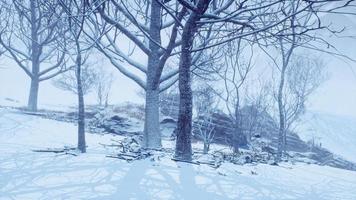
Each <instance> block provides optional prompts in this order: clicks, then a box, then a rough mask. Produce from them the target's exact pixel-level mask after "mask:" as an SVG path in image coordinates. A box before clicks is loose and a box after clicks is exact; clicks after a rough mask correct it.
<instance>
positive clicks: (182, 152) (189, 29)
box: [175, 0, 349, 160]
mask: <svg viewBox="0 0 356 200" xmlns="http://www.w3.org/2000/svg"><path fill="white" fill-rule="evenodd" d="M177 1H178V2H179V3H180V4H181V5H182V6H184V7H185V8H187V9H188V10H189V11H190V13H189V15H188V17H187V18H186V20H184V22H185V23H183V24H184V26H183V32H182V36H181V41H182V42H181V53H180V63H179V90H180V112H179V116H178V131H177V142H176V152H175V157H176V158H178V159H183V160H190V159H191V153H192V151H191V142H190V137H191V121H192V117H191V115H192V112H191V110H192V94H191V93H192V92H191V88H190V82H191V77H190V71H191V66H192V53H193V52H198V51H202V50H205V49H207V48H211V47H215V46H219V45H222V44H224V43H227V42H230V41H233V40H236V39H239V38H243V39H245V40H257V41H259V40H260V39H261V38H275V37H276V36H282V35H284V34H283V32H282V31H281V30H280V29H279V30H278V29H277V30H276V29H275V28H274V27H276V26H279V25H280V24H281V23H283V22H286V21H287V20H288V19H290V18H298V17H300V18H303V17H304V16H305V15H306V14H305V13H311V15H314V17H315V18H316V19H319V17H318V12H316V10H315V9H316V7H318V6H319V7H320V6H323V5H325V4H328V2H327V1H298V2H300V4H299V6H297V7H294V6H293V5H291V3H290V1H253V2H251V1H238V2H236V1H234V0H230V1H220V0H199V1H194V2H191V1H186V0H177ZM340 2H345V4H346V5H347V4H348V2H349V1H340ZM286 10H291V11H292V12H285V11H286ZM221 24H223V25H224V26H221ZM313 25H314V28H318V27H319V25H320V24H318V23H314V24H313ZM207 27H212V28H211V30H212V31H214V32H215V31H219V33H220V34H218V37H214V39H212V40H208V41H206V42H205V43H204V45H201V46H198V47H197V46H194V38H195V36H196V35H197V34H199V33H202V32H203V31H205V32H206V30H207V29H208V28H207ZM285 28H286V29H290V28H291V27H285ZM305 31H306V30H305V29H304V30H303V31H302V32H299V34H303V33H304V32H305ZM249 36H254V37H249ZM251 38H253V39H251Z"/></svg>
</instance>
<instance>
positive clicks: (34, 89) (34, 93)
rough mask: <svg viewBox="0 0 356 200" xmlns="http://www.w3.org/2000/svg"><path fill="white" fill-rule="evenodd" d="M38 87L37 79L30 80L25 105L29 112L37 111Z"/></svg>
mask: <svg viewBox="0 0 356 200" xmlns="http://www.w3.org/2000/svg"><path fill="white" fill-rule="evenodd" d="M39 85H40V82H39V80H38V78H37V77H33V78H31V86H30V92H29V97H28V103H27V109H28V110H30V111H37V101H38V90H39Z"/></svg>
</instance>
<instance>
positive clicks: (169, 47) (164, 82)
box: [95, 0, 186, 148]
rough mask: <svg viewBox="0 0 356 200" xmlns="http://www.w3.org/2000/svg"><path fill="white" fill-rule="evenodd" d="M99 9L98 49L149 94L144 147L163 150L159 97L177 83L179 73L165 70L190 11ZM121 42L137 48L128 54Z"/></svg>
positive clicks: (135, 5) (157, 2)
mask: <svg viewBox="0 0 356 200" xmlns="http://www.w3.org/2000/svg"><path fill="white" fill-rule="evenodd" d="M97 2H99V1H97ZM95 7H96V8H97V11H98V13H99V14H98V16H97V19H96V23H95V24H97V25H98V26H99V27H101V30H102V31H100V32H99V33H98V34H97V35H98V36H97V38H100V39H99V40H98V43H99V45H98V49H99V50H100V51H101V52H102V53H103V54H104V55H105V56H106V57H107V58H108V59H109V60H110V61H111V63H112V64H113V65H114V66H115V67H116V68H117V69H118V70H119V71H120V72H121V73H122V74H124V75H125V76H127V77H129V78H130V79H132V80H133V81H135V82H136V83H137V84H138V85H139V86H140V87H141V88H142V89H144V90H145V92H146V97H145V125H144V137H143V146H144V147H146V148H160V147H161V133H160V128H159V93H160V92H161V91H164V90H165V89H167V88H168V87H170V86H171V85H173V84H174V83H175V82H176V81H177V76H176V74H177V73H178V71H177V70H172V71H165V70H164V67H165V64H166V62H167V60H168V59H169V58H170V56H171V55H172V52H173V50H174V49H175V48H176V47H177V46H179V44H180V40H179V39H178V35H179V27H180V26H181V24H180V22H181V20H182V19H183V17H184V15H185V14H186V9H185V8H182V9H180V8H179V6H176V4H175V3H174V2H173V1H162V0H150V1H145V0H136V1H128V0H124V1H103V3H101V4H99V3H97V4H95ZM96 29H98V28H96ZM164 34H167V35H168V37H167V38H169V40H168V42H166V43H165V44H164V41H162V38H161V36H162V35H164ZM119 38H125V39H128V40H129V41H130V43H131V44H134V45H135V47H134V48H133V50H132V51H131V50H129V52H128V53H126V52H125V51H124V50H123V49H122V47H121V46H120V42H119V41H118V40H119ZM132 54H140V55H142V54H143V55H145V56H146V58H147V63H140V62H138V61H137V60H135V59H134V58H133V57H132ZM140 73H142V74H141V75H139V74H140ZM144 78H145V80H144Z"/></svg>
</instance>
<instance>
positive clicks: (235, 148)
mask: <svg viewBox="0 0 356 200" xmlns="http://www.w3.org/2000/svg"><path fill="white" fill-rule="evenodd" d="M235 123H237V122H235ZM234 126H235V127H234V132H233V135H232V148H233V151H234V153H239V134H241V133H240V128H239V126H238V125H237V124H235V125H234Z"/></svg>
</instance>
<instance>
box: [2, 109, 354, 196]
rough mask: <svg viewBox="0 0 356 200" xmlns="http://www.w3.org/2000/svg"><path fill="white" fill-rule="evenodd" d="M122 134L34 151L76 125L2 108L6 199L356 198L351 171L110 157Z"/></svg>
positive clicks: (65, 138)
mask: <svg viewBox="0 0 356 200" xmlns="http://www.w3.org/2000/svg"><path fill="white" fill-rule="evenodd" d="M123 139H124V138H123V137H122V136H117V135H109V134H105V135H99V134H87V141H88V153H86V154H80V155H78V156H73V155H69V154H54V153H38V152H32V151H31V150H33V149H43V148H47V147H51V148H53V147H63V146H75V144H76V127H75V126H74V125H73V124H72V123H66V122H59V121H54V120H49V119H43V118H40V117H37V116H30V115H23V114H21V113H19V112H18V111H15V110H11V109H10V110H9V109H0V151H1V152H2V153H1V154H0V163H1V165H0V199H1V200H8V199H26V200H30V199H76V200H78V199H109V200H110V199H196V197H199V199H214V200H217V199H241V200H243V199H252V198H253V199H261V200H266V199H313V200H318V199H320V200H321V199H323V200H324V199H330V200H331V199H333V200H337V199H340V200H353V199H355V198H356V195H355V193H354V192H353V191H355V190H356V172H353V171H348V170H341V169H336V168H331V167H326V166H318V165H308V164H303V163H296V164H292V163H284V164H282V165H280V166H272V165H265V164H247V165H234V164H231V163H223V164H222V165H221V166H220V167H219V168H217V169H215V168H212V167H210V166H208V165H194V164H187V163H180V162H174V161H172V160H171V159H170V158H171V154H169V153H159V154H157V155H155V156H154V157H152V158H151V159H144V160H139V161H134V162H126V161H123V160H119V159H113V158H108V157H106V155H107V154H109V153H111V152H112V151H113V149H110V148H105V147H103V146H102V145H101V144H103V143H104V144H110V142H111V141H112V140H123ZM164 146H165V148H168V149H169V148H172V143H171V142H169V141H164ZM195 147H196V148H197V146H195ZM214 148H221V147H219V146H215V147H214ZM193 195H194V197H193Z"/></svg>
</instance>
